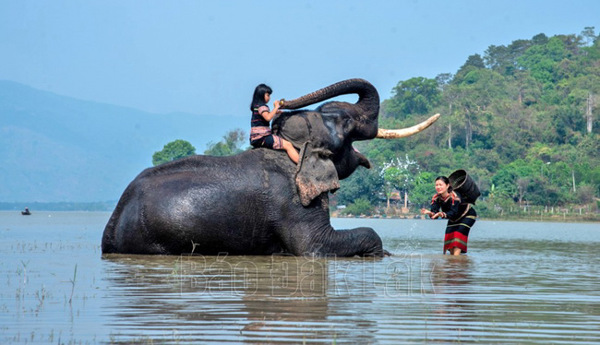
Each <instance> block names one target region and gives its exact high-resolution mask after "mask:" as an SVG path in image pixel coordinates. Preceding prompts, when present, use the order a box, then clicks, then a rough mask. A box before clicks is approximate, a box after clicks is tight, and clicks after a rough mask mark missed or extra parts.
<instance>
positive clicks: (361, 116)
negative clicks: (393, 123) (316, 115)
mask: <svg viewBox="0 0 600 345" xmlns="http://www.w3.org/2000/svg"><path fill="white" fill-rule="evenodd" d="M348 94H357V95H358V101H357V102H356V104H355V106H356V107H357V108H355V109H356V110H357V111H356V112H355V113H354V114H353V116H355V118H354V120H356V121H357V122H358V124H359V125H358V127H359V128H358V130H357V133H359V134H358V136H359V137H361V139H371V138H373V137H375V134H376V131H377V116H378V115H379V93H377V89H375V87H374V86H373V85H372V84H371V83H369V82H368V81H366V80H364V79H348V80H343V81H340V82H338V83H335V84H332V85H330V86H327V87H324V88H322V89H320V90H317V91H315V92H312V93H309V94H307V95H305V96H302V97H299V98H296V99H293V100H289V101H288V100H284V99H282V100H281V109H299V108H302V107H306V106H309V105H311V104H315V103H318V102H322V101H325V100H328V99H330V98H333V97H337V96H341V95H348ZM355 139H356V138H355Z"/></svg>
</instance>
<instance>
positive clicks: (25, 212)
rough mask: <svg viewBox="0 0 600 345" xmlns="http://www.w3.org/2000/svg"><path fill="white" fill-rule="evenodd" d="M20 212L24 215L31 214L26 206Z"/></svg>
mask: <svg viewBox="0 0 600 345" xmlns="http://www.w3.org/2000/svg"><path fill="white" fill-rule="evenodd" d="M21 214H22V215H24V216H31V211H29V208H28V207H25V211H21Z"/></svg>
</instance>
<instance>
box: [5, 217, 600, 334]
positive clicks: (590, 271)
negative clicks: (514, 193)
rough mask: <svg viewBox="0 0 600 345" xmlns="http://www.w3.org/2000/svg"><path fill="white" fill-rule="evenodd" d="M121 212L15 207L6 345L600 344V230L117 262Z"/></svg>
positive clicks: (423, 226)
mask: <svg viewBox="0 0 600 345" xmlns="http://www.w3.org/2000/svg"><path fill="white" fill-rule="evenodd" d="M108 216H109V214H108V213H70V212H53V213H49V212H39V213H38V212H36V213H34V214H33V215H32V216H28V217H24V216H21V215H20V214H18V213H16V212H0V286H1V287H2V288H1V289H0V330H1V336H0V343H2V344H26V343H52V344H62V343H65V344H69V343H77V344H79V343H82V344H97V343H99V344H111V343H123V344H126V343H127V344H129V343H141V344H157V343H160V344H181V343H218V344H227V343H229V344H239V343H256V344H258V343H260V344H265V343H267V344H284V343H291V344H295V343H312V344H342V343H348V344H397V343H441V344H446V343H457V342H458V343H471V342H481V343H486V344H490V343H497V344H505V343H520V344H521V343H532V344H533V343H538V344H550V343H553V344H561V343H562V344H596V343H598V342H600V292H599V291H598V286H600V254H598V248H599V247H600V224H561V223H520V222H491V221H479V222H478V223H477V224H476V225H475V228H474V229H473V231H472V233H471V236H470V239H469V255H468V256H463V257H459V258H451V257H448V256H442V255H441V246H442V237H443V231H444V226H445V222H443V221H423V220H368V219H334V220H333V221H332V222H333V223H334V226H335V227H336V228H347V227H356V226H371V227H373V228H374V229H376V231H377V232H378V233H379V234H380V235H381V237H382V238H383V241H384V244H385V247H386V248H387V249H388V250H390V251H392V252H394V253H395V254H396V255H395V256H392V257H386V258H383V259H360V258H327V259H322V258H311V257H285V256H277V257H271V256H267V257H256V256H252V257H247V256H226V255H221V256H210V257H202V256H124V255H112V256H105V257H102V255H101V253H100V239H101V235H102V230H103V227H104V225H105V223H106V221H107V219H108Z"/></svg>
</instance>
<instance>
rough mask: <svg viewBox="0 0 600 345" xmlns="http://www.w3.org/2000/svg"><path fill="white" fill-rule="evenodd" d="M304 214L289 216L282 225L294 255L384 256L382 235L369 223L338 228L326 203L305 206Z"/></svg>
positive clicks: (282, 233)
mask: <svg viewBox="0 0 600 345" xmlns="http://www.w3.org/2000/svg"><path fill="white" fill-rule="evenodd" d="M303 211H305V212H301V213H302V214H301V215H298V214H296V215H295V216H291V217H287V219H286V220H284V221H285V223H286V224H287V226H285V227H283V228H282V229H280V233H281V238H282V241H283V242H284V244H285V246H286V248H287V249H288V251H289V252H290V253H292V254H294V255H298V256H300V255H307V254H316V255H330V256H334V255H335V256H355V255H359V256H383V255H384V250H383V245H382V242H381V238H380V237H379V235H377V233H376V232H375V231H374V230H373V229H371V228H367V227H361V228H355V229H349V230H335V229H334V228H333V227H332V226H331V222H330V219H329V210H328V208H327V207H324V208H321V209H318V208H312V209H311V208H304V209H303Z"/></svg>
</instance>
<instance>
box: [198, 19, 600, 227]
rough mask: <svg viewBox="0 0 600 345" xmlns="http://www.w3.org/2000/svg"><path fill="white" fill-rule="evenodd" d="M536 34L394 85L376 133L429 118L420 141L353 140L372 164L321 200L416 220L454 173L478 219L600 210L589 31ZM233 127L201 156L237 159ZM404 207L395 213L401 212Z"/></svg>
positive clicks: (598, 56)
mask: <svg viewBox="0 0 600 345" xmlns="http://www.w3.org/2000/svg"><path fill="white" fill-rule="evenodd" d="M594 30H595V29H594V28H593V27H586V28H585V29H584V30H583V32H582V33H581V34H579V35H576V34H569V35H556V36H553V37H547V36H546V35H545V34H538V35H536V36H534V37H533V38H531V39H519V40H516V41H513V42H512V43H510V44H509V45H506V46H504V45H500V46H496V45H492V46H489V48H488V49H487V50H486V51H485V52H484V54H483V56H482V55H480V54H474V55H471V56H469V57H468V58H467V59H466V62H465V63H464V65H463V66H461V67H460V68H459V69H458V71H456V72H455V73H443V74H439V75H438V76H437V77H436V78H434V79H428V78H423V77H414V78H411V79H408V80H402V81H400V82H398V84H397V86H396V87H395V88H394V89H393V90H392V91H393V92H392V97H391V98H389V99H386V100H384V101H383V102H382V104H381V110H380V116H379V121H380V122H379V123H380V127H383V128H403V127H409V126H412V125H414V124H416V123H419V122H421V121H423V120H425V119H426V118H427V117H429V116H430V115H432V114H435V113H439V114H441V118H440V119H439V120H438V121H437V122H436V123H435V124H434V125H433V126H432V127H430V128H428V129H427V130H425V131H424V132H422V133H419V134H417V135H414V136H412V137H409V138H406V139H399V140H379V139H375V140H370V141H363V142H356V143H355V144H354V145H355V147H356V148H357V149H358V150H359V151H361V152H362V153H364V154H365V155H366V156H367V157H368V158H369V159H370V161H371V165H372V168H371V169H370V170H367V169H362V168H361V169H358V170H356V172H355V173H354V174H353V175H352V176H350V177H349V178H347V179H345V180H343V181H342V182H341V188H340V190H339V191H337V192H336V193H335V195H333V197H332V198H331V200H332V204H333V206H342V205H343V206H344V207H345V208H344V209H343V210H342V211H341V212H342V213H347V214H353V215H361V214H363V215H373V214H386V215H391V214H394V215H397V214H403V213H402V212H399V210H401V209H402V208H404V210H403V212H404V214H406V212H407V210H408V213H410V214H416V213H417V212H418V210H419V209H420V208H421V207H427V206H428V204H429V201H430V200H431V196H432V194H433V193H434V192H435V191H434V187H433V185H434V179H435V178H436V177H437V176H439V175H445V176H448V175H450V174H451V173H452V172H453V171H455V170H458V169H465V170H466V171H467V172H468V173H469V175H470V176H471V177H472V178H473V179H474V181H476V183H477V184H478V186H479V188H480V190H481V194H482V195H481V197H480V199H479V200H478V201H477V209H478V212H479V213H480V214H481V215H482V216H484V217H510V216H511V215H515V216H523V215H527V214H530V215H531V216H532V217H534V216H535V215H533V214H534V213H537V214H540V215H542V214H547V213H554V212H556V213H560V214H562V215H563V216H566V214H568V213H569V214H580V215H581V214H584V215H585V214H587V215H588V218H587V219H596V220H597V219H598V209H599V206H600V199H599V196H600V134H599V133H600V130H599V128H598V127H599V123H598V118H599V113H600V109H599V103H600V35H596V34H595V31H594ZM246 140H247V138H246V136H245V134H244V132H243V131H242V130H236V131H232V132H229V133H227V134H226V135H225V136H224V137H223V141H222V142H219V143H213V144H212V145H210V147H209V149H208V150H207V151H205V152H204V153H205V154H211V155H229V154H235V153H237V152H240V151H241V149H240V146H241V145H242V144H243V143H245V142H246ZM405 206H406V207H405Z"/></svg>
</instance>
